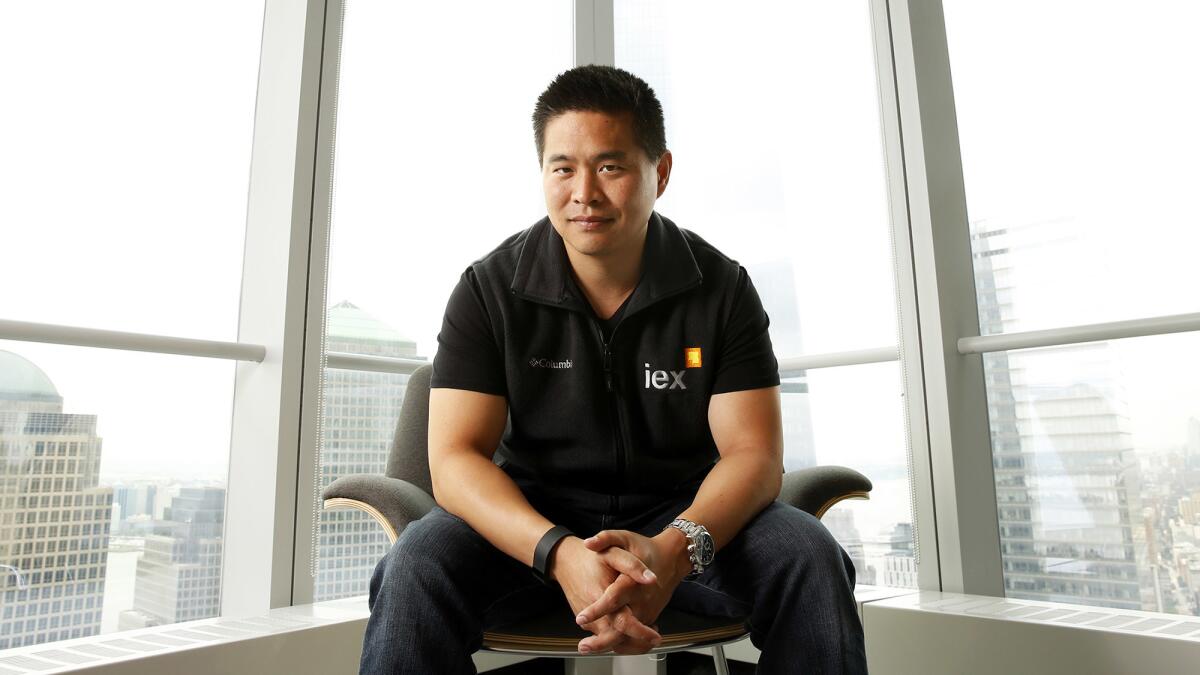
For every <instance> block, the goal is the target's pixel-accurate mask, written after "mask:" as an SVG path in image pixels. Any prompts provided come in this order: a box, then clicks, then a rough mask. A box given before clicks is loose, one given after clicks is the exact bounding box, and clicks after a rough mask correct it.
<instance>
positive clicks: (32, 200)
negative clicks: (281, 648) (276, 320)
mask: <svg viewBox="0 0 1200 675" xmlns="http://www.w3.org/2000/svg"><path fill="white" fill-rule="evenodd" d="M0 17H2V18H0V24H3V25H4V26H5V28H6V29H7V30H5V31H4V39H3V40H0V58H2V59H3V60H4V62H5V63H7V64H10V65H11V67H9V68H6V71H5V79H6V89H7V91H8V93H9V94H10V96H8V97H7V100H8V101H10V103H9V104H8V105H5V106H3V108H2V109H0V124H2V125H3V127H4V128H6V129H10V130H11V129H19V130H20V131H21V132H20V133H18V134H9V137H8V138H7V140H6V143H5V150H4V154H5V160H6V161H4V162H3V163H2V166H0V185H2V186H3V187H2V188H0V191H2V197H3V199H2V201H3V203H4V216H3V218H4V222H5V227H4V229H3V246H4V250H5V251H6V253H7V255H5V257H4V265H2V266H0V287H2V288H5V289H8V290H7V291H6V292H4V293H0V319H5V320H13V321H23V322H37V323H48V324H58V325H65V326H75V327H85V328H95V329H104V330H118V331H127V332H136V333H150V334H160V335H170V336H179V337H189V338H194V339H219V340H233V339H235V338H236V335H237V321H238V301H239V292H240V288H241V274H242V250H243V239H244V233H245V222H246V194H247V178H248V176H249V165H250V150H251V137H252V133H253V126H254V110H255V95H256V83H257V73H258V63H259V49H260V43H261V34H262V28H263V23H262V21H263V7H262V5H261V4H259V5H258V6H255V5H254V3H245V2H232V1H226V2H218V3H206V4H199V5H178V4H162V3H155V2H135V3H115V4H114V3H102V4H97V3H90V2H78V1H76V2H69V1H58V2H50V3H35V4H28V3H6V4H5V6H4V8H3V9H0ZM214 35H219V36H220V49H214V42H213V36H214ZM9 224H13V225H14V226H13V227H9V226H8V225H9ZM48 270H53V271H54V273H52V274H48V273H47V271H48ZM17 289H19V292H18V290H17ZM233 374H234V366H233V364H232V363H230V362H228V361H215V360H210V359H200V358H194V357H181V356H166V355H161V354H152V353H141V352H133V351H123V350H99V349H86V348H77V347H67V346H60V345H47V344H41V343H36V342H18V341H9V340H0V439H3V443H2V446H3V448H4V450H3V451H0V504H3V510H2V512H0V515H2V516H3V518H4V521H5V522H12V521H11V520H10V519H12V518H13V516H15V519H14V520H15V522H18V523H54V524H53V525H47V526H39V528H38V530H37V534H36V535H35V536H34V538H33V541H29V540H28V537H29V535H30V533H29V532H28V531H27V532H24V533H22V532H20V531H19V530H11V531H10V530H0V565H4V566H11V567H12V568H13V569H12V570H10V569H7V568H6V567H0V592H3V593H4V604H5V605H6V607H13V606H15V607H16V608H17V611H16V612H15V614H14V615H13V616H28V617H30V618H29V619H28V620H25V621H15V620H12V619H11V618H10V616H8V615H6V616H5V617H4V619H0V634H4V635H5V636H6V639H7V642H6V644H7V645H9V646H21V645H29V644H36V643H38V642H41V641H44V640H51V639H59V638H60V637H65V635H64V631H54V630H51V631H49V632H47V631H45V630H44V629H45V628H47V627H48V626H49V627H52V628H53V627H56V626H59V625H64V626H65V625H74V626H78V627H79V628H78V630H76V631H75V632H74V635H76V636H81V635H94V634H97V633H101V632H109V631H115V630H118V629H120V628H124V627H128V626H127V622H126V621H125V618H123V617H125V615H128V614H130V613H132V612H142V613H143V615H144V617H143V619H141V621H143V622H145V621H149V622H156V623H163V622H173V621H174V620H175V619H174V617H173V616H169V615H160V614H157V613H155V611H154V610H153V609H152V608H151V607H150V606H149V605H151V604H153V603H151V602H148V601H147V597H148V596H147V594H150V595H154V594H156V593H158V592H159V591H156V590H155V589H153V588H150V589H149V590H147V589H148V588H149V587H147V586H145V584H144V581H143V580H142V579H140V578H138V577H137V576H136V571H137V570H138V567H139V565H141V563H140V562H139V560H138V558H139V556H142V555H143V553H142V551H143V548H144V547H145V542H146V540H148V539H151V538H153V537H155V536H159V537H164V538H175V537H178V536H181V535H179V534H170V533H167V532H166V530H167V529H168V528H169V525H168V523H169V522H175V523H178V522H180V521H182V520H184V515H185V512H197V509H201V510H203V509H206V510H208V511H210V512H215V513H222V512H223V507H224V488H223V483H224V481H225V477H226V463H227V461H228V455H229V447H230V446H229V437H230V436H229V430H230V419H229V417H230V415H229V411H230V408H231V401H232V394H233V387H232V384H233ZM34 457H37V458H45V459H41V460H37V461H38V462H39V464H38V467H37V471H38V472H39V473H40V476H38V477H36V478H32V479H31V480H30V479H29V478H30V474H32V473H33V471H32V469H33V465H32V463H31V461H33V459H32V458H34ZM51 458H53V459H51ZM200 483H204V485H205V487H197V485H198V484H200ZM135 485H136V486H142V487H143V488H144V487H145V486H151V487H152V488H159V489H161V490H163V491H164V492H163V493H160V497H161V498H160V499H159V504H158V507H159V508H154V505H153V504H152V505H151V507H150V508H148V509H147V508H144V504H145V501H146V500H145V499H144V498H143V499H142V501H141V503H140V504H135V503H134V502H135V501H136V500H130V499H126V497H127V496H128V493H129V492H130V491H134V490H136V489H141V488H135V487H134V486H135ZM189 490H201V491H202V492H203V493H204V495H205V496H204V497H203V498H201V497H198V496H193V495H191V493H189V492H188V491H189ZM167 492H175V493H176V494H175V495H171V494H166V493H167ZM13 497H16V499H13ZM84 504H86V505H88V507H89V508H85V509H77V508H73V507H75V506H82V505H84ZM193 504H195V508H193V506H192V505H193ZM164 509H166V511H168V512H170V511H171V510H172V509H174V512H172V513H164V512H163V510H164ZM110 521H111V522H110ZM221 523H222V519H221V518H216V520H215V523H213V526H214V527H215V531H208V532H202V530H204V527H202V526H199V525H197V524H193V525H192V526H191V527H190V528H187V529H188V534H187V535H186V536H187V537H189V538H203V537H215V538H218V539H219V538H220V536H221V533H220V526H221ZM81 525H82V526H83V528H82V529H80V526H81ZM112 525H115V526H116V527H117V529H118V530H121V531H122V534H121V536H116V535H115V534H114V535H110V526H112ZM68 526H69V527H70V530H68ZM134 530H136V531H134ZM156 531H162V532H160V533H156ZM9 532H11V534H12V537H11V538H10V535H9V534H8V533H9ZM93 532H94V533H95V534H93ZM22 535H25V538H24V539H23V538H22ZM55 537H56V538H55ZM81 537H82V538H81ZM52 538H53V539H52ZM84 549H90V550H99V551H100V553H98V554H89V555H87V556H86V559H85V556H84V555H82V554H79V553H71V554H68V553H66V552H69V551H80V550H84ZM21 553H25V554H43V553H54V554H55V555H47V556H45V557H44V558H43V557H41V556H39V557H38V558H29V557H18V555H19V554H21ZM58 553H62V555H58ZM145 555H146V556H149V555H150V554H149V553H148V552H147V553H146V554H145ZM143 560H145V561H147V562H148V559H147V558H143ZM163 562H164V564H165V566H166V567H167V568H171V567H177V566H178V565H180V564H185V563H186V562H187V561H184V560H179V559H173V560H166V561H163ZM219 564H220V563H219V561H216V562H214V565H215V566H216V567H217V569H219ZM82 579H92V580H95V581H94V582H89V583H87V584H81V583H78V582H79V581H80V580H82ZM135 591H136V592H135ZM46 597H56V598H59V597H61V598H63V601H62V602H61V604H60V603H59V602H55V603H54V605H51V604H50V603H48V602H36V600H37V599H38V598H46ZM135 597H136V598H137V599H136V600H135ZM102 605H103V611H102V610H101V606H102ZM84 607H87V608H92V611H88V612H84V611H82V609H83V608H84ZM129 625H132V624H129Z"/></svg>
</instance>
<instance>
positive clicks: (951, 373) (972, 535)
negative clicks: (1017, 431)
mask: <svg viewBox="0 0 1200 675" xmlns="http://www.w3.org/2000/svg"><path fill="white" fill-rule="evenodd" d="M889 12H890V22H891V37H892V45H893V55H894V63H895V72H896V94H897V103H898V109H899V117H900V132H901V139H902V144H903V157H904V169H905V171H904V177H905V181H906V185H907V195H908V217H909V228H910V230H909V232H910V236H911V238H912V257H913V271H914V279H915V287H916V309H917V329H918V331H919V335H920V349H921V355H922V360H921V367H922V369H923V373H922V376H923V379H924V385H925V386H924V395H925V415H924V421H925V424H926V425H927V426H926V433H927V434H928V437H929V450H930V464H931V475H932V484H933V497H934V513H935V517H936V524H937V543H938V562H939V567H940V574H941V588H942V590H945V591H954V592H963V593H975V594H980V595H1003V594H1004V578H1003V567H1002V565H1001V558H1000V532H999V522H998V519H997V509H996V488H995V482H994V477H993V469H992V447H991V435H990V432H989V426H988V411H987V392H986V389H985V384H984V376H983V361H982V359H981V357H980V356H979V355H977V354H969V355H964V354H960V353H959V352H958V339H959V338H960V337H963V336H973V335H978V334H979V318H978V307H977V304H976V299H975V278H974V265H973V261H972V257H971V242H970V237H969V231H968V228H967V212H966V195H965V191H964V188H963V178H962V161H961V157H960V155H959V144H958V126H957V121H956V119H955V110H954V94H953V89H952V86H951V81H950V60H949V52H948V47H947V44H946V27H945V21H944V19H943V16H942V6H941V2H940V0H890V2H889Z"/></svg>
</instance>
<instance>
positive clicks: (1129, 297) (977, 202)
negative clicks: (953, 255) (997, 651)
mask: <svg viewBox="0 0 1200 675" xmlns="http://www.w3.org/2000/svg"><path fill="white" fill-rule="evenodd" d="M1035 11H1036V13H1037V16H1038V20H1037V21H1029V20H1028V19H1029V15H1030V13H1031V12H1035ZM945 14H946V28H947V33H948V38H949V46H950V57H951V65H952V67H953V72H954V90H955V105H956V107H957V110H958V122H959V133H960V137H961V144H962V158H963V175H964V182H965V186H966V194H967V208H968V216H969V220H970V224H969V227H970V234H971V242H972V248H973V254H974V273H975V285H976V293H977V298H978V305H979V322H980V330H981V334H983V335H995V334H1004V333H1013V332H1021V331H1029V330H1037V329H1045V328H1061V327H1065V326H1071V325H1078V324H1087V323H1096V322H1103V321H1115V320H1128V319H1140V318H1147V317H1153V316H1157V315H1167V314H1176V313H1184V312H1196V311H1198V310H1200V299H1198V297H1200V296H1197V294H1196V293H1195V278H1194V274H1193V273H1192V271H1191V270H1192V268H1194V257H1195V255H1194V254H1195V251H1196V250H1197V248H1198V247H1200V234H1198V233H1200V227H1197V226H1198V225H1200V218H1198V217H1197V215H1196V210H1195V208H1194V205H1193V203H1192V202H1193V198H1192V196H1193V193H1194V189H1193V187H1192V186H1194V185H1195V184H1196V183H1197V181H1198V180H1200V169H1198V168H1197V167H1196V165H1195V162H1194V161H1193V158H1194V157H1195V155H1196V154H1197V153H1200V132H1198V131H1197V129H1196V125H1195V124H1194V122H1193V120H1195V119H1196V117H1197V116H1198V115H1200V90H1198V89H1197V87H1196V86H1195V84H1194V74H1195V73H1194V71H1195V65H1194V64H1195V63H1196V62H1197V59H1198V58H1200V47H1198V46H1197V44H1196V42H1195V40H1194V39H1192V36H1191V34H1190V32H1188V30H1187V26H1189V25H1193V24H1194V23H1195V22H1196V21H1197V20H1200V9H1198V8H1196V7H1195V6H1192V5H1188V4H1186V3H1169V2H1158V1H1155V2H1148V3H1142V4H1139V5H1138V8H1137V11H1136V12H1124V11H1117V10H1116V8H1113V7H1105V6H1102V5H1096V4H1094V3H1084V2H1058V3H1048V4H1047V3H1037V4H1036V6H1035V4H1034V3H1025V2H1023V3H1017V4H1015V5H1014V4H1012V3H1008V4H1005V5H1004V6H1003V7H1001V6H998V5H996V6H992V5H985V4H979V3H970V2H961V1H960V0H947V2H945ZM1117 36H1120V39H1119V46H1118V47H1116V48H1114V47H1113V45H1114V44H1115V43H1114V40H1115V39H1116V37H1117ZM1013 45H1019V46H1020V47H1019V48H1018V49H1014V48H1013ZM1198 346H1200V336H1198V335H1197V334H1196V333H1180V334H1175V335H1164V336H1158V337H1143V338H1135V339H1123V340H1108V341H1098V342H1087V343H1081V344H1066V345H1057V346H1047V347H1042V348H1039V349H1025V350H1008V351H998V352H992V353H987V354H985V355H984V371H985V376H986V380H987V394H988V410H989V419H990V426H991V436H992V453H993V459H994V466H995V481H996V498H997V503H998V505H999V507H1000V508H999V517H1000V531H1001V553H1002V557H1003V564H1004V580H1005V589H1006V592H1007V593H1008V594H1009V595H1010V596H1012V597H1019V598H1032V599H1038V600H1055V601H1063V602H1074V603H1082V604H1095V605H1103V606H1109V607H1119V608H1125V609H1141V610H1149V611H1163V612H1174V613H1182V614H1200V577H1197V575H1195V574H1193V573H1192V572H1191V571H1190V570H1192V569H1196V568H1200V536H1198V535H1200V530H1197V528H1196V527H1195V524H1194V518H1193V517H1192V516H1194V509H1193V507H1192V504H1194V503H1196V501H1198V500H1197V496H1198V495H1200V480H1198V479H1197V476H1198V475H1200V474H1197V473H1196V469H1197V468H1200V387H1197V385H1196V383H1195V382H1194V380H1195V378H1194V377H1193V376H1192V373H1193V372H1194V370H1195V369H1194V368H1191V367H1190V366H1189V365H1188V364H1190V363H1192V362H1193V357H1192V355H1193V354H1195V350H1196V348H1197V347H1198Z"/></svg>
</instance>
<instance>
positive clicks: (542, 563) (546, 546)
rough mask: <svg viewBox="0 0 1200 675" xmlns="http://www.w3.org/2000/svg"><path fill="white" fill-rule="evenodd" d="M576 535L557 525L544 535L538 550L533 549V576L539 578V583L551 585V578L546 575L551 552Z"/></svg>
mask: <svg viewBox="0 0 1200 675" xmlns="http://www.w3.org/2000/svg"><path fill="white" fill-rule="evenodd" d="M574 534H575V533H574V532H572V531H570V530H568V529H567V528H565V527H563V526H562V525H555V526H554V527H552V528H550V530H549V531H548V532H546V534H543V535H542V539H541V541H539V542H538V544H537V548H535V549H533V576H535V577H537V578H538V581H541V582H542V583H543V584H546V585H547V586H549V585H550V577H549V576H548V575H547V574H546V567H547V566H548V565H549V564H550V552H551V551H553V550H554V547H555V546H556V545H557V544H558V542H560V541H562V540H563V539H565V538H567V537H570V536H573V535H574Z"/></svg>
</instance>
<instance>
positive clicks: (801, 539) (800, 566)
mask: <svg viewBox="0 0 1200 675" xmlns="http://www.w3.org/2000/svg"><path fill="white" fill-rule="evenodd" d="M771 508H774V509H776V513H774V514H772V515H773V516H774V517H773V520H774V522H775V527H776V528H778V529H777V533H778V534H777V535H776V536H777V537H778V538H779V539H780V540H781V541H786V542H789V545H788V546H787V549H788V552H789V555H787V556H784V557H785V558H786V560H787V564H785V565H784V566H785V567H786V568H787V569H786V570H785V573H803V574H805V575H822V576H823V575H826V574H839V575H840V574H851V575H852V574H853V573H854V572H853V568H851V569H850V570H849V571H847V570H846V564H847V562H848V557H847V556H846V553H845V550H844V549H843V548H842V545H841V544H839V543H838V541H837V539H835V538H834V536H833V534H832V533H831V532H830V531H829V529H828V528H826V527H825V525H824V524H823V523H822V522H821V521H820V520H819V519H818V518H817V517H816V516H813V515H812V514H810V513H807V512H805V511H801V510H800V509H797V508H795V507H792V506H786V505H783V504H776V505H774V506H772V507H771Z"/></svg>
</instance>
